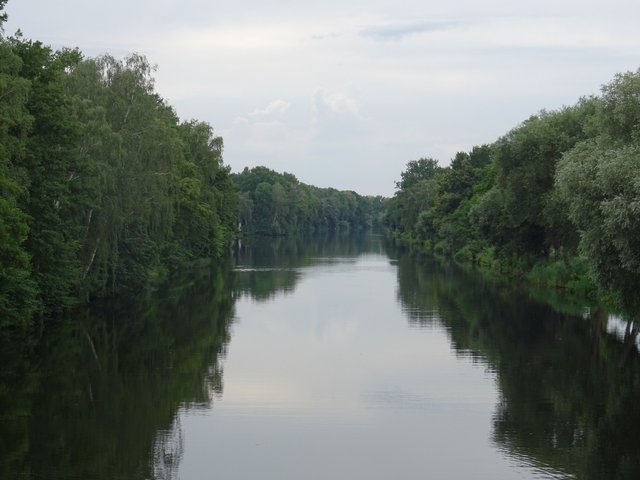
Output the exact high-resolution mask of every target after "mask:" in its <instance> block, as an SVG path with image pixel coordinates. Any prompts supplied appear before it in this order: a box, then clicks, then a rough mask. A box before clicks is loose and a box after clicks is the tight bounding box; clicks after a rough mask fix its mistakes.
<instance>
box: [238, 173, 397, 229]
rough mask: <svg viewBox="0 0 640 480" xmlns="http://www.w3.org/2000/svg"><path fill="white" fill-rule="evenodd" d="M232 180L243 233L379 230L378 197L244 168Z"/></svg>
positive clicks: (380, 212) (286, 174) (379, 206)
mask: <svg viewBox="0 0 640 480" xmlns="http://www.w3.org/2000/svg"><path fill="white" fill-rule="evenodd" d="M233 178H234V180H235V183H236V185H237V187H238V190H239V209H240V228H241V230H242V231H244V232H250V233H263V234H268V235H283V234H291V233H299V232H305V233H308V232H326V231H361V230H366V229H372V228H377V227H379V226H380V220H381V214H382V208H383V205H384V200H383V198H382V197H365V196H361V195H358V194H357V193H355V192H352V191H339V190H336V189H334V188H318V187H314V186H312V185H306V184H304V183H301V182H299V181H298V179H297V178H296V177H295V176H293V175H292V174H290V173H283V174H281V173H277V172H274V171H273V170H270V169H268V168H266V167H255V168H252V169H249V168H245V169H244V170H243V171H242V172H241V173H239V174H235V175H233Z"/></svg>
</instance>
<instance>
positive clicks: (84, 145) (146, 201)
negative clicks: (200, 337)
mask: <svg viewBox="0 0 640 480" xmlns="http://www.w3.org/2000/svg"><path fill="white" fill-rule="evenodd" d="M5 4H6V0H0V13H1V15H0V28H1V27H2V24H3V23H4V22H5V21H6V19H7V15H6V13H3V12H4V10H3V7H4V5H5ZM0 32H2V30H0ZM153 74H154V67H153V66H152V65H151V64H150V63H149V62H148V60H147V59H146V58H145V57H144V56H142V55H139V54H131V55H129V56H127V57H125V58H123V59H117V58H115V57H113V56H110V55H104V56H101V57H97V58H87V57H85V56H84V55H83V54H82V53H81V52H80V51H79V50H77V49H61V50H54V49H52V48H50V47H48V46H47V45H44V44H43V43H41V42H39V41H33V40H28V39H25V38H23V37H22V36H21V34H20V33H18V34H16V35H15V36H13V37H5V36H4V34H2V37H0V192H1V193H2V195H1V196H0V243H1V244H2V255H1V257H0V265H1V267H2V269H1V270H0V334H5V333H10V332H15V331H26V330H29V329H31V328H34V327H37V328H39V329H40V330H42V329H43V328H44V326H45V325H46V324H47V323H49V322H52V321H53V322H55V321H58V320H61V319H63V318H64V317H65V315H67V314H68V313H69V312H70V311H72V310H73V308H75V307H77V306H78V305H82V304H88V303H91V302H93V301H95V300H98V299H102V298H114V297H116V296H123V295H124V296H126V295H131V294H135V293H136V292H140V291H141V289H142V288H143V287H144V286H148V285H158V284H159V283H160V282H162V281H163V280H164V279H165V278H167V276H168V274H169V273H171V271H172V270H176V269H178V268H180V267H183V266H184V265H186V264H188V263H189V262H192V261H194V260H197V259H209V260H212V261H214V262H222V259H224V258H225V257H228V256H229V253H230V251H231V244H232V241H233V239H234V238H236V236H237V235H238V234H239V233H240V231H239V230H240V229H242V234H248V233H263V234H269V235H282V234H291V233H300V232H308V231H334V230H343V231H344V230H361V229H364V228H370V227H372V226H374V225H375V224H376V223H378V224H379V221H380V218H381V211H382V210H381V209H382V199H381V198H373V197H372V198H368V197H362V196H360V195H357V194H356V193H355V192H339V191H337V190H334V189H320V188H316V187H312V186H309V185H305V184H302V183H300V182H298V181H297V179H296V178H295V177H294V176H293V175H291V174H286V173H285V174H278V173H276V172H273V171H271V170H268V169H266V168H264V167H256V168H253V169H252V170H250V171H249V170H245V171H244V172H242V173H240V174H237V175H232V174H231V172H230V168H229V167H228V166H226V165H225V164H224V163H223V159H222V152H223V141H222V138H221V137H219V136H217V135H216V134H215V133H214V130H213V128H212V126H211V125H209V124H208V123H206V122H202V121H198V120H188V121H184V120H181V119H180V118H179V117H178V115H177V113H176V112H175V110H174V109H173V107H172V106H171V105H169V104H168V102H167V101H166V100H165V99H163V98H162V97H161V96H160V95H159V94H158V93H157V92H156V91H155V87H154V78H153Z"/></svg>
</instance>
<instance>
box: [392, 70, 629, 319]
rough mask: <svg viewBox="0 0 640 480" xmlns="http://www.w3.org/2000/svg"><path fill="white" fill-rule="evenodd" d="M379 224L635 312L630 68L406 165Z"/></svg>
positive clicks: (436, 248) (446, 251)
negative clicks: (505, 128) (448, 153)
mask: <svg viewBox="0 0 640 480" xmlns="http://www.w3.org/2000/svg"><path fill="white" fill-rule="evenodd" d="M396 186H397V189H396V193H395V195H394V197H393V198H392V199H391V200H390V201H389V203H388V207H387V209H386V212H385V218H384V223H385V226H386V228H387V229H388V230H389V231H390V232H391V233H392V234H393V235H394V236H395V237H396V238H399V239H401V240H403V241H406V242H408V243H410V244H412V245H414V246H416V247H417V248H419V249H421V250H424V251H427V252H429V253H433V254H436V255H439V256H443V257H447V258H452V259H455V260H457V261H459V262H460V263H463V264H474V265H479V266H480V267H482V268H484V269H486V270H492V271H499V272H506V273H509V274H516V275H522V276H526V277H527V278H528V279H529V280H532V281H534V282H542V283H547V284H551V285H557V286H563V287H568V288H570V289H572V290H577V291H581V292H582V293H593V292H594V290H595V288H596V285H597V287H599V288H600V290H601V291H602V292H606V293H607V294H608V295H610V296H611V298H612V299H613V300H614V301H617V303H618V304H619V306H621V307H622V308H623V309H624V310H625V311H626V312H628V313H629V314H630V315H631V316H632V317H633V318H634V319H637V317H638V314H640V297H638V295H637V291H638V289H639V287H640V215H639V214H640V200H639V199H640V70H638V71H637V72H628V73H623V74H618V75H616V76H615V78H614V79H613V80H612V81H611V82H609V83H608V84H606V85H605V86H603V87H602V91H601V94H600V95H594V96H590V97H584V98H581V99H580V100H579V101H578V102H577V103H576V104H575V105H573V106H567V107H563V108H561V109H559V110H554V111H541V112H539V113H538V114H536V115H533V116H531V117H530V118H528V119H527V120H526V121H524V122H523V123H522V124H520V125H518V126H517V127H515V128H514V129H512V130H511V131H509V132H508V133H507V134H505V135H504V136H502V137H500V138H499V139H498V140H496V141H495V142H494V143H492V144H490V145H482V146H476V147H474V148H473V149H472V150H471V151H470V152H460V153H458V154H456V156H455V158H453V159H452V161H451V163H450V165H449V166H447V167H441V166H439V165H438V162H437V161H436V160H434V159H432V158H421V159H419V160H414V161H411V162H409V163H408V165H407V168H406V170H405V171H404V172H402V174H401V180H400V181H399V182H397V184H396Z"/></svg>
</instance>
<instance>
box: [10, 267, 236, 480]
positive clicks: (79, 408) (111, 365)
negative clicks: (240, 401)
mask: <svg viewBox="0 0 640 480" xmlns="http://www.w3.org/2000/svg"><path fill="white" fill-rule="evenodd" d="M228 277H229V275H228V272H225V271H223V270H220V269H218V270H211V269H208V268H196V269H193V270H190V271H189V272H185V275H184V276H179V277H176V278H172V279H171V282H169V283H168V284H167V285H166V286H165V287H164V288H162V289H161V290H159V291H155V292H147V294H146V296H145V298H141V299H139V300H138V301H136V302H134V303H133V304H127V305H118V306H116V305H110V306H109V309H104V310H103V311H102V312H97V311H92V312H86V313H83V314H82V315H81V316H79V318H78V319H77V321H74V322H70V323H69V325H68V327H67V328H64V329H59V330H58V331H57V333H56V335H55V337H54V338H50V341H49V342H48V343H47V344H46V345H43V346H42V348H41V352H40V354H39V355H32V356H30V357H29V361H28V362H25V361H24V360H15V359H14V360H13V361H12V362H10V363H5V364H4V366H3V369H2V371H3V377H2V383H3V386H4V388H2V389H0V390H1V391H0V402H1V405H2V422H1V423H0V438H1V439H2V449H0V478H7V479H9V478H34V479H35V478H47V479H76V478H77V479H89V478H90V479H103V478H104V479H146V478H172V477H173V476H174V475H175V472H176V471H177V466H178V464H179V462H180V458H181V455H182V437H181V435H182V433H181V429H180V426H179V424H177V423H175V422H176V418H177V416H176V413H177V411H178V409H179V408H180V407H181V406H185V405H188V406H190V407H191V408H204V407H206V406H209V405H210V404H211V402H212V399H213V397H214V396H215V395H216V394H217V393H219V392H221V391H222V372H221V371H220V369H219V368H218V365H219V362H218V361H217V358H218V356H219V355H220V354H221V353H223V352H224V347H225V345H226V343H227V342H228V340H229V324H230V322H231V318H232V310H233V299H232V296H231V292H230V289H229V280H228ZM18 358H20V357H18Z"/></svg>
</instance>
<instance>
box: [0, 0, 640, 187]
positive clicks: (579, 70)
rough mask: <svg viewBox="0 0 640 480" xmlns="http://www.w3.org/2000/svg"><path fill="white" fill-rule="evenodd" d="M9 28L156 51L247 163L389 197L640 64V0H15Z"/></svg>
mask: <svg viewBox="0 0 640 480" xmlns="http://www.w3.org/2000/svg"><path fill="white" fill-rule="evenodd" d="M6 11H7V13H8V14H9V21H8V22H7V24H6V26H5V33H6V34H7V35H11V34H13V33H14V32H15V31H16V30H17V29H18V28H19V29H20V30H21V31H22V32H23V34H24V36H25V37H26V38H31V39H34V40H40V41H42V42H44V43H45V44H49V45H51V46H52V47H54V48H59V47H62V46H66V47H79V48H80V49H81V50H82V51H83V52H84V53H85V55H87V56H97V55H101V54H104V53H109V54H112V55H114V56H116V57H123V56H125V55H127V54H128V53H131V52H137V53H141V54H144V55H146V57H147V58H148V59H149V61H150V62H151V63H152V64H155V65H157V71H156V73H155V78H156V90H157V92H158V93H159V94H160V95H161V96H162V97H164V98H165V99H166V100H167V101H168V102H169V103H170V104H171V105H172V106H173V107H174V108H175V110H176V112H177V114H178V115H179V116H180V118H181V119H183V120H189V119H198V120H202V121H206V122H208V123H210V124H211V125H212V126H213V128H214V130H215V132H216V134H217V135H221V136H222V137H223V139H224V145H225V147H224V161H225V163H226V164H228V165H230V166H231V168H232V170H233V171H241V170H242V169H243V168H244V167H245V166H248V167H253V166H257V165H264V166H267V167H269V168H271V169H274V170H276V171H280V172H282V171H286V172H290V173H293V174H294V175H296V177H298V179H299V180H300V181H303V182H305V183H310V184H313V185H317V186H320V187H329V186H330V187H334V188H338V189H341V190H355V191H356V192H358V193H360V194H365V195H385V196H390V195H392V194H393V192H394V188H395V184H394V182H395V181H396V180H399V178H400V173H401V172H402V171H403V170H404V168H405V166H406V164H407V162H409V161H410V160H416V159H418V158H421V157H432V158H435V159H437V160H438V161H439V162H440V165H442V166H446V165H448V164H449V161H450V159H451V158H452V157H453V156H454V155H455V153H456V152H458V151H468V150H470V149H471V148H472V147H473V146H474V145H481V144H485V143H491V142H493V141H495V140H497V139H498V138H499V137H500V136H502V135H504V134H506V133H507V132H508V131H509V130H511V129H512V128H514V127H516V126H517V125H518V124H519V123H521V122H522V121H524V120H526V119H527V118H528V117H529V116H531V115H533V114H535V113H537V112H538V111H540V110H542V109H546V110H554V109H558V108H561V107H562V106H565V105H573V104H574V103H575V102H576V101H577V100H578V99H579V98H580V97H581V96H586V95H593V94H598V93H599V91H600V87H601V86H602V85H603V84H605V83H607V82H609V81H611V80H612V79H613V77H614V76H615V74H616V73H622V72H626V71H630V70H632V71H636V70H638V68H639V67H640V29H638V28H637V25H638V20H640V2H638V0H609V1H608V2H603V1H602V0H597V1H593V0H580V1H577V0H552V1H551V0H537V1H536V2H516V1H513V0H489V1H479V0H457V1H451V0H449V1H444V0H437V1H436V0H395V1H391V0H366V1H364V0H363V1H360V0H339V1H338V0H323V1H322V2H318V1H307V0H296V1H293V0H280V1H276V0H274V1H269V2H266V1H258V0H233V1H229V0H226V1H219V0H179V1H178V0H109V1H103V0H56V1H51V0H9V2H8V4H7V6H6Z"/></svg>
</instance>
